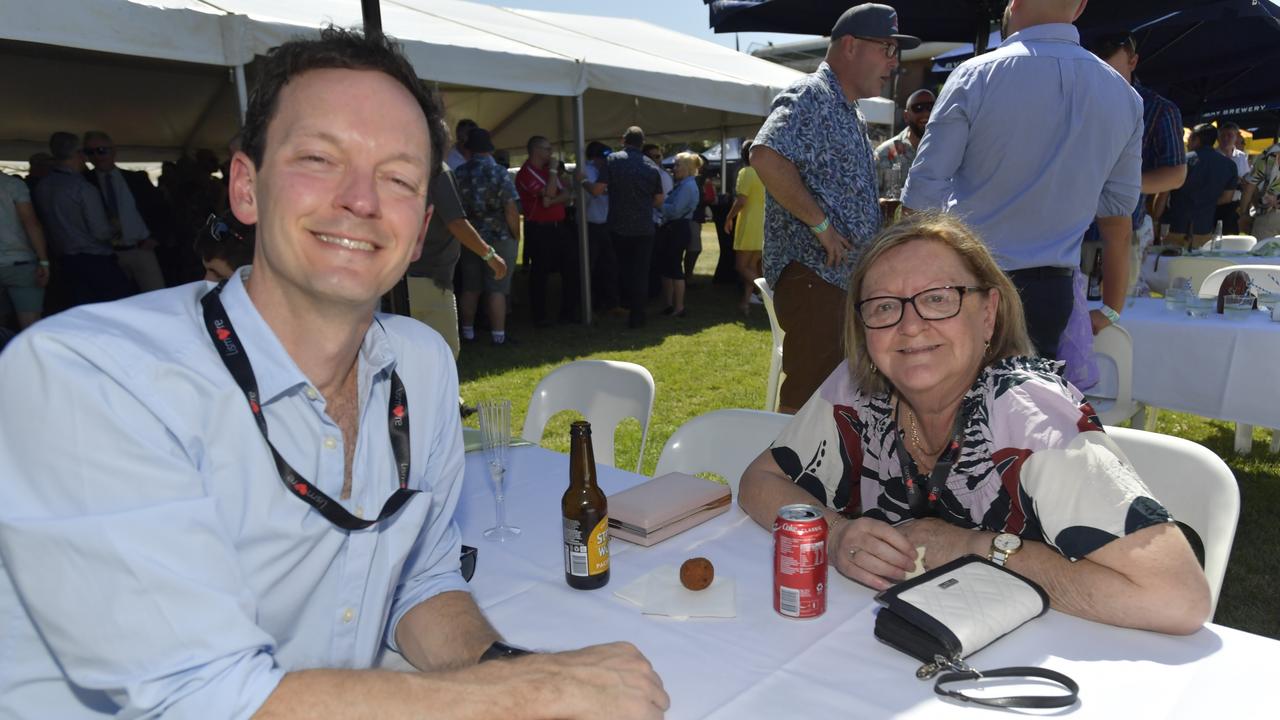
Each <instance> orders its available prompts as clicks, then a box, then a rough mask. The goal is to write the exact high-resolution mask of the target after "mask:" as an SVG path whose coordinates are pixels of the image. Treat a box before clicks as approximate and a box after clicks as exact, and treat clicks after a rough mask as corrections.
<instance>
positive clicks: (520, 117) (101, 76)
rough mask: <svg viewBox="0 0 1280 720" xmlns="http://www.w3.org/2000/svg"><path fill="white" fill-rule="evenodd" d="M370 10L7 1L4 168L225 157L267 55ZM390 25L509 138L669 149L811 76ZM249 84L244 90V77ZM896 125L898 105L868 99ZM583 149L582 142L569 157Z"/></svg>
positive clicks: (439, 13) (630, 40)
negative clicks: (637, 131)
mask: <svg viewBox="0 0 1280 720" xmlns="http://www.w3.org/2000/svg"><path fill="white" fill-rule="evenodd" d="M359 5H360V4H359V2H357V1H356V0H216V2H213V1H211V2H202V1H201V0H5V1H4V2H3V3H0V67H3V68H4V72H0V97H4V98H6V104H5V112H4V113H0V158H13V159H16V158H19V157H25V156H26V155H28V154H30V153H32V152H35V151H38V150H41V149H43V146H44V142H45V140H46V139H47V138H48V135H49V133H50V132H51V131H52V130H55V129H68V130H72V131H79V130H84V129H88V128H100V129H104V130H106V131H108V132H110V133H111V134H112V135H113V137H114V138H115V140H116V142H117V144H118V145H120V146H121V150H122V156H123V158H124V159H130V160H155V159H168V158H172V157H174V156H175V155H176V154H177V153H178V152H179V151H182V150H191V149H194V148H198V147H209V148H214V149H220V148H221V147H222V146H223V144H224V143H225V141H226V139H227V138H228V137H230V135H231V134H232V133H234V131H235V128H236V126H237V122H238V116H237V113H238V109H239V107H240V106H241V105H242V103H243V87H244V84H245V83H244V80H243V78H244V76H245V75H246V74H247V75H248V79H249V81H250V83H251V81H252V75H253V64H252V62H253V58H254V57H255V56H256V55H261V54H263V53H265V52H266V51H267V50H268V49H269V48H271V47H273V46H275V45H278V44H280V43H281V42H283V41H284V40H286V39H287V38H289V37H292V36H295V35H299V34H307V33H313V32H314V31H315V29H316V28H318V27H320V26H321V25H323V24H324V23H327V22H333V23H335V24H338V25H343V26H356V25H359V24H360V22H361V18H360V7H359ZM381 8H382V22H383V27H384V29H385V30H386V32H387V33H388V34H389V35H392V36H394V37H397V38H398V39H400V40H401V41H402V42H403V43H404V45H405V49H406V53H407V55H408V56H409V58H410V59H411V61H412V62H413V63H414V66H415V68H416V69H417V70H418V72H419V75H420V76H421V77H423V78H424V79H427V80H431V81H434V82H435V83H437V84H438V86H439V88H440V90H441V91H442V93H443V95H444V97H445V101H446V105H447V108H448V112H449V116H450V118H451V119H454V120H456V119H457V118H460V117H464V116H465V117H472V118H474V119H476V120H477V121H478V122H479V123H480V124H481V125H482V126H486V127H489V128H491V129H492V130H493V131H494V137H495V142H496V143H497V144H498V145H499V146H500V147H505V148H509V149H517V148H522V147H523V145H524V141H525V139H526V138H527V137H528V136H529V135H532V134H535V133H537V134H544V135H548V136H550V137H553V138H555V139H558V140H559V141H561V142H568V141H570V140H571V139H572V138H573V135H574V132H573V129H574V115H575V113H576V111H577V107H575V98H582V105H581V110H582V112H583V113H584V115H583V121H584V123H583V125H584V127H583V131H584V134H585V138H586V139H588V140H590V139H602V140H605V141H616V140H617V138H618V136H619V135H620V134H621V130H622V129H624V128H625V127H626V126H628V125H632V124H638V125H640V126H642V127H644V128H645V129H646V130H647V131H648V132H649V133H650V135H652V136H655V137H657V138H660V139H662V140H680V139H686V140H687V139H712V138H718V137H719V135H720V134H721V133H722V132H725V133H728V134H733V135H737V134H750V133H752V132H754V130H755V129H756V128H757V127H758V126H759V123H760V121H761V119H762V117H763V116H764V115H765V114H767V112H768V108H769V102H770V100H771V98H772V97H773V96H774V95H775V94H776V93H777V92H778V90H780V89H781V88H783V87H785V86H786V85H788V84H789V83H791V82H792V81H793V80H794V79H795V78H796V77H798V73H796V72H795V71H794V70H791V69H788V68H785V67H782V66H779V65H776V64H774V63H770V62H767V61H763V60H759V59H757V58H753V57H750V56H747V55H744V54H741V53H738V52H734V51H732V50H729V49H728V48H725V47H722V46H720V45H717V44H715V43H712V42H707V41H703V40H699V39H697V38H693V37H690V36H687V35H683V34H680V33H677V32H673V31H670V30H667V29H664V28H660V27H657V26H654V25H651V24H649V23H645V22H640V21H636V20H626V19H618V18H607V17H593V16H583V15H569V14H564V13H550V12H539V11H531V10H514V9H507V8H499V7H493V6H489V5H481V4H477V3H472V2H463V1H461V0H382V4H381ZM238 76H239V80H238V79H237V77H238ZM863 108H864V112H866V113H867V114H868V117H869V118H870V119H872V120H873V121H878V122H889V123H891V122H892V116H893V114H894V113H893V109H892V105H891V104H890V103H889V101H887V100H886V101H879V102H877V101H876V100H871V101H864V102H863ZM566 149H569V148H566Z"/></svg>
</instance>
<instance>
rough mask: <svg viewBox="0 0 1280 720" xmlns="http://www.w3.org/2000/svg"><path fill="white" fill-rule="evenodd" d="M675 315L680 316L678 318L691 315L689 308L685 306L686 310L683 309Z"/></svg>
mask: <svg viewBox="0 0 1280 720" xmlns="http://www.w3.org/2000/svg"><path fill="white" fill-rule="evenodd" d="M675 316H676V317H678V318H686V317H688V316H689V308H685V309H684V310H681V311H680V312H678V313H675Z"/></svg>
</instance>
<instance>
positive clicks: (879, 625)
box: [875, 555, 1079, 708]
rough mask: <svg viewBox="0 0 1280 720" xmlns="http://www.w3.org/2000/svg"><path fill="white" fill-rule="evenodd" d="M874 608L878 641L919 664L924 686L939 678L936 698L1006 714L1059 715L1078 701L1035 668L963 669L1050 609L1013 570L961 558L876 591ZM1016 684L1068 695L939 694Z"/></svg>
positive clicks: (1067, 684)
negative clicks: (967, 685)
mask: <svg viewBox="0 0 1280 720" xmlns="http://www.w3.org/2000/svg"><path fill="white" fill-rule="evenodd" d="M876 601H877V602H879V603H880V604H881V605H883V607H882V608H881V609H880V611H879V612H878V613H877V614H876V625H875V635H876V638H878V639H879V640H881V641H883V642H884V643H886V644H888V645H890V646H892V647H893V648H895V649H897V650H900V651H902V652H904V653H906V654H908V655H910V656H912V657H914V658H916V659H917V660H919V661H920V662H922V663H924V665H922V666H921V667H920V669H919V670H917V671H916V677H918V678H920V679H921V680H927V679H929V678H932V677H934V676H935V675H936V676H937V680H936V681H935V682H934V685H933V689H934V692H936V693H937V694H939V695H942V696H944V697H950V698H954V699H956V700H960V701H962V702H968V703H974V704H978V705H988V706H992V707H1005V708H1060V707H1068V706H1070V705H1073V704H1074V703H1075V702H1076V697H1077V693H1078V692H1079V687H1078V686H1077V685H1076V683H1075V681H1074V680H1072V679H1071V678H1069V677H1067V676H1066V675H1063V674H1062V673H1059V672H1055V671H1053V670H1047V669H1043V668H1036V667H1007V668H998V669H995V670H986V671H981V672H980V671H978V670H975V669H973V668H972V667H970V666H969V665H967V664H966V663H965V662H964V659H965V658H966V657H968V656H970V655H972V654H973V653H975V652H978V651H979V650H981V649H982V648H984V647H986V646H987V645H990V644H991V643H993V642H995V641H996V640H999V639H1000V638H1002V637H1004V636H1005V635H1007V634H1009V633H1011V632H1013V631H1014V630H1017V629H1018V628H1019V627H1021V626H1022V625H1024V624H1026V623H1027V622H1028V621H1030V620H1033V619H1035V618H1037V617H1040V616H1041V615H1043V614H1044V613H1045V612H1046V611H1047V610H1048V609H1049V596H1048V595H1046V594H1045V592H1044V589H1043V588H1041V587H1040V586H1039V585H1037V584H1036V583H1034V582H1032V581H1031V580H1028V579H1027V578H1025V577H1022V576H1021V575H1019V574H1017V573H1015V572H1013V571H1012V570H1009V569H1008V568H1005V567H1002V566H1000V565H996V564H995V563H993V562H991V561H990V560H987V559H986V558H982V557H978V556H977V555H966V556H964V557H961V558H957V559H955V560H953V561H951V562H949V563H947V564H945V565H942V566H941V567H937V568H934V569H933V570H930V571H929V572H926V573H924V574H923V575H920V576H918V577H915V578H913V579H911V580H908V581H906V582H902V583H899V584H897V585H895V586H893V587H892V588H889V589H888V590H885V591H884V592H881V593H880V594H879V595H877V596H876ZM944 671H945V672H944ZM939 673H941V674H939ZM1015 677H1029V678H1039V679H1042V680H1048V681H1050V682H1053V683H1057V684H1058V685H1061V686H1062V687H1063V688H1065V689H1066V690H1067V694H1062V695H1014V696H1005V697H987V696H979V695H967V694H965V693H963V692H961V691H959V690H952V689H947V688H944V687H943V686H944V685H947V684H950V683H955V682H968V681H980V680H983V679H985V678H1015Z"/></svg>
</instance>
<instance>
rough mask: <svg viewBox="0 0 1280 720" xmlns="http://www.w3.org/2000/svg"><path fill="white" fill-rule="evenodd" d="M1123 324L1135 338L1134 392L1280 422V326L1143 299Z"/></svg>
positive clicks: (1197, 409)
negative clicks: (1201, 313) (1192, 311)
mask: <svg viewBox="0 0 1280 720" xmlns="http://www.w3.org/2000/svg"><path fill="white" fill-rule="evenodd" d="M1120 324H1121V325H1122V326H1123V327H1124V329H1126V330H1128V331H1129V335H1131V336H1132V337H1133V396H1134V398H1135V399H1137V400H1141V401H1142V402H1145V403H1148V404H1150V405H1154V406H1156V407H1159V408H1168V409H1170V410H1181V411H1183V412H1189V413H1194V414H1196V415H1200V416H1202V417H1207V418H1216V419H1219V420H1230V421H1233V422H1240V423H1249V424H1253V425H1261V426H1264V427H1280V323H1275V322H1271V319H1270V317H1269V316H1268V315H1267V313H1266V312H1264V311H1261V310H1259V311H1258V312H1256V313H1253V315H1252V316H1251V317H1250V318H1249V319H1248V320H1247V321H1244V322H1238V321H1233V320H1228V319H1227V318H1226V317H1225V316H1223V315H1217V314H1210V315H1209V316H1208V317H1205V318H1193V317H1189V316H1188V315H1186V314H1185V313H1184V312H1175V311H1172V310H1166V309H1165V307H1164V301H1163V300H1160V299H1154V298H1139V299H1137V300H1136V301H1134V303H1133V304H1132V305H1131V306H1130V307H1127V308H1125V311H1124V313H1123V314H1122V315H1121V317H1120Z"/></svg>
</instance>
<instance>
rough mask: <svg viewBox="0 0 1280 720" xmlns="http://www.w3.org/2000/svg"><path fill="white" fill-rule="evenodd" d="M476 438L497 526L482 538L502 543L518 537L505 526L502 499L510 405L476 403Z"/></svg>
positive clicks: (509, 427)
mask: <svg viewBox="0 0 1280 720" xmlns="http://www.w3.org/2000/svg"><path fill="white" fill-rule="evenodd" d="M480 437H481V442H482V447H483V449H484V459H485V464H486V465H488V466H489V479H490V480H491V481H492V482H493V500H494V512H495V513H496V515H497V524H495V525H494V526H493V527H491V528H489V529H488V530H485V531H484V536H485V538H487V539H489V540H496V541H497V542H506V541H508V540H514V539H515V538H516V537H517V536H518V535H520V528H518V527H515V526H513V525H508V524H507V512H506V507H505V506H504V505H503V500H504V499H505V497H506V474H507V448H509V447H510V446H511V401H510V400H484V401H482V402H481V403H480Z"/></svg>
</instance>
